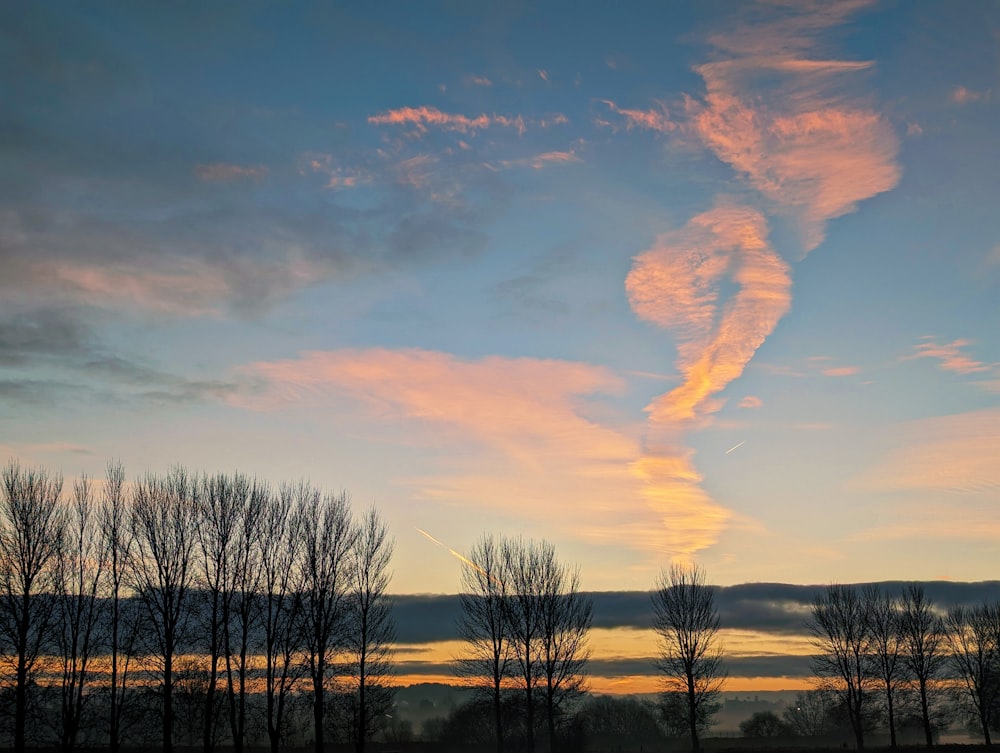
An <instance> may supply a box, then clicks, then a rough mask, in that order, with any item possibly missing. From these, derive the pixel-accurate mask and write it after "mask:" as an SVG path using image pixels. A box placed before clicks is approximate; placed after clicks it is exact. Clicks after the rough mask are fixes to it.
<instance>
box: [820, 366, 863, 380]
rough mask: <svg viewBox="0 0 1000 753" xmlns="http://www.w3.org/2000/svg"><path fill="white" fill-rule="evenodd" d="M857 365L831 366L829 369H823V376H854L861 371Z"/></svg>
mask: <svg viewBox="0 0 1000 753" xmlns="http://www.w3.org/2000/svg"><path fill="white" fill-rule="evenodd" d="M860 371H861V369H859V368H858V367H857V366H831V367H830V368H828V369H823V376H828V377H845V376H854V375H855V374H857V373H858V372H860Z"/></svg>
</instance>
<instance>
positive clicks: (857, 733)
mask: <svg viewBox="0 0 1000 753" xmlns="http://www.w3.org/2000/svg"><path fill="white" fill-rule="evenodd" d="M870 626H871V622H870V620H869V617H868V612H867V605H866V602H865V600H864V599H863V598H862V597H861V596H860V594H859V593H858V592H857V590H856V589H855V588H853V587H851V586H841V585H833V586H830V587H829V588H827V589H826V591H825V592H824V593H822V594H820V595H818V596H817V597H816V600H815V601H814V602H813V608H812V620H811V623H810V626H809V627H810V631H811V632H812V635H813V638H814V639H815V645H816V647H817V649H818V650H819V652H820V653H819V654H817V655H816V656H814V657H813V671H814V672H815V673H816V675H817V676H818V677H820V678H821V680H823V681H825V685H824V687H825V688H827V689H828V690H831V691H833V692H835V693H836V694H837V696H838V697H839V699H840V700H841V702H842V703H843V704H844V708H845V709H846V710H847V715H848V717H849V718H850V722H851V729H852V730H853V732H854V739H855V743H856V745H857V748H858V750H862V749H863V748H864V742H865V714H866V711H867V704H868V702H869V697H870V692H871V673H870V671H869V651H870V650H871V627H870Z"/></svg>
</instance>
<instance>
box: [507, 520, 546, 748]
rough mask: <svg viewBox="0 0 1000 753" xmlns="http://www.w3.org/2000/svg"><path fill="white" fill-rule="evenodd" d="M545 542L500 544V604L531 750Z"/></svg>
mask: <svg viewBox="0 0 1000 753" xmlns="http://www.w3.org/2000/svg"><path fill="white" fill-rule="evenodd" d="M551 550H552V546H551V544H548V543H547V542H540V543H539V542H535V541H528V540H525V539H522V538H517V539H507V540H504V541H503V543H502V545H501V552H502V558H503V569H504V573H505V575H504V580H506V581H507V583H508V584H509V594H508V597H507V599H506V601H505V602H504V604H505V606H506V609H505V614H504V618H505V620H506V621H507V626H508V631H509V634H510V639H511V647H512V649H513V654H514V659H515V663H516V667H517V684H518V686H519V690H520V691H521V692H522V693H523V694H524V722H525V737H526V743H525V744H526V747H527V750H528V751H529V753H533V751H534V750H535V703H536V696H535V689H536V686H537V684H538V678H539V675H540V673H541V663H540V657H539V651H538V648H539V640H540V639H541V636H542V603H541V587H542V583H541V577H540V575H541V573H542V572H543V564H542V563H543V561H544V560H545V559H546V558H547V557H549V556H553V557H554V554H551Z"/></svg>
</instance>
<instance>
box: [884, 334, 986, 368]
mask: <svg viewBox="0 0 1000 753" xmlns="http://www.w3.org/2000/svg"><path fill="white" fill-rule="evenodd" d="M971 344H972V343H971V342H970V341H969V340H961V339H960V340H953V341H951V342H950V343H945V344H943V345H940V344H938V343H937V342H935V341H934V339H933V338H932V337H925V338H924V342H922V343H920V344H918V345H916V346H914V348H913V350H914V352H913V353H912V354H910V355H908V356H903V359H902V360H904V361H909V360H912V359H914V358H936V359H937V360H938V361H939V363H938V367H939V368H941V369H943V370H944V371H952V372H954V373H956V374H974V373H976V372H980V371H989V370H990V367H989V366H987V365H986V364H984V363H982V362H981V361H976V360H973V359H972V358H969V356H967V355H965V353H963V352H962V349H963V348H966V347H968V346H969V345H971Z"/></svg>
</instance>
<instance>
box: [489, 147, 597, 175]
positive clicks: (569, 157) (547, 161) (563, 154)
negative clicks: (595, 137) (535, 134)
mask: <svg viewBox="0 0 1000 753" xmlns="http://www.w3.org/2000/svg"><path fill="white" fill-rule="evenodd" d="M574 162H583V160H582V159H581V158H580V157H579V155H577V153H576V152H575V151H574V150H572V149H569V150H565V151H559V150H554V151H551V152H541V153H540V154H535V155H533V156H531V157H522V158H520V159H514V160H502V161H501V162H500V165H501V166H503V167H530V168H532V169H534V170H542V169H544V168H546V167H551V166H553V165H569V164H572V163H574Z"/></svg>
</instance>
